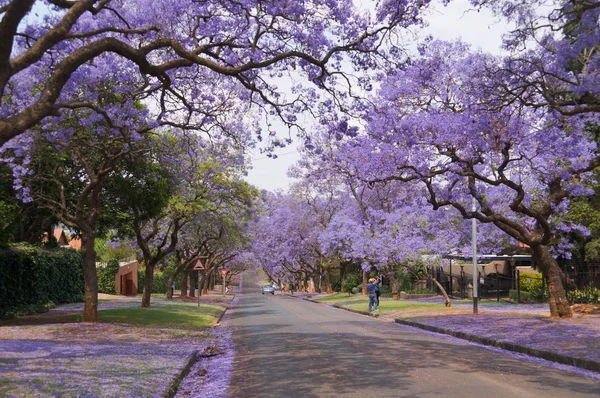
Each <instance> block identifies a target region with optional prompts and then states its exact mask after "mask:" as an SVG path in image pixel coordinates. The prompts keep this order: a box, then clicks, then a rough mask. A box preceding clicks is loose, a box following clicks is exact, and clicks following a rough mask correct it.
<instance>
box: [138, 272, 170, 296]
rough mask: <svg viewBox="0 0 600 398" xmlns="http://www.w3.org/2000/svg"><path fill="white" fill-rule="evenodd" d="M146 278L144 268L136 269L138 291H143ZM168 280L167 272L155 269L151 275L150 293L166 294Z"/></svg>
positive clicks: (140, 292)
mask: <svg viewBox="0 0 600 398" xmlns="http://www.w3.org/2000/svg"><path fill="white" fill-rule="evenodd" d="M145 280H146V269H145V268H143V267H142V268H140V269H138V293H139V294H142V293H143V292H144V281H145ZM168 280H169V273H168V272H163V271H157V272H155V273H154V276H153V277H152V291H151V292H150V293H157V294H166V292H167V290H166V289H167V281H168Z"/></svg>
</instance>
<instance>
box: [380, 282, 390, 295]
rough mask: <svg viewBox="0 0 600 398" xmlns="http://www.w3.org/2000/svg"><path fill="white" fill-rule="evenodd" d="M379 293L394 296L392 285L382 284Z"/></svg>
mask: <svg viewBox="0 0 600 398" xmlns="http://www.w3.org/2000/svg"><path fill="white" fill-rule="evenodd" d="M379 295H380V296H381V297H392V287H391V286H388V285H384V286H380V287H379Z"/></svg>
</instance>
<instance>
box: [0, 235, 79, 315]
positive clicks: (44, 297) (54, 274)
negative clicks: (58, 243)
mask: <svg viewBox="0 0 600 398" xmlns="http://www.w3.org/2000/svg"><path fill="white" fill-rule="evenodd" d="M83 299H84V281H83V263H82V260H81V256H80V255H79V253H77V252H76V251H75V250H72V249H54V250H47V249H40V248H37V247H33V246H29V245H23V244H20V245H18V246H16V245H15V246H11V247H8V248H2V249H0V318H12V317H15V316H17V315H19V314H22V313H27V312H29V313H31V312H40V311H43V309H47V308H48V306H52V304H53V303H54V304H62V303H73V302H79V301H83Z"/></svg>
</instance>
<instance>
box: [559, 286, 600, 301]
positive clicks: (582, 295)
mask: <svg viewBox="0 0 600 398" xmlns="http://www.w3.org/2000/svg"><path fill="white" fill-rule="evenodd" d="M567 300H569V302H571V303H600V289H598V288H597V287H596V286H594V283H593V282H590V284H589V285H588V286H586V287H585V288H583V289H582V290H572V291H567Z"/></svg>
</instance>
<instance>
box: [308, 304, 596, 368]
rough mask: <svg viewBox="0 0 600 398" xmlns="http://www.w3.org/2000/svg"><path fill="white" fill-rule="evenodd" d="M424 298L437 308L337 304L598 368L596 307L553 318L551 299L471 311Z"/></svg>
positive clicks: (477, 340)
mask: <svg viewBox="0 0 600 398" xmlns="http://www.w3.org/2000/svg"><path fill="white" fill-rule="evenodd" d="M302 296H303V297H301V296H300V295H299V296H298V297H300V298H304V299H306V300H309V301H312V302H315V303H319V302H317V301H314V300H312V298H307V297H306V296H307V295H304V294H303V295H302ZM315 296H316V295H312V297H315ZM424 301H425V302H428V303H436V304H437V303H439V304H440V309H439V311H436V310H427V311H420V312H408V311H405V312H403V311H392V312H387V313H383V314H382V315H379V314H369V313H368V312H365V311H359V310H356V309H350V308H346V307H343V306H338V305H334V307H337V308H342V309H345V310H349V311H352V312H357V313H361V314H365V315H370V316H375V317H377V318H380V319H382V320H384V321H390V322H391V321H393V322H396V323H398V324H402V325H406V326H412V327H416V328H420V329H424V330H428V331H431V332H435V333H442V334H447V335H451V336H454V337H457V338H460V339H465V340H469V341H473V342H475V343H479V344H483V345H487V346H492V347H497V348H502V349H505V350H509V351H513V352H518V353H523V354H527V355H530V356H534V357H538V358H542V359H545V360H549V361H553V362H558V363H561V364H565V365H570V366H575V367H578V368H581V369H586V370H590V371H593V372H598V373H600V314H599V313H597V312H600V311H598V310H596V311H595V312H596V313H594V314H583V313H581V312H579V311H575V313H574V317H573V318H571V319H558V320H553V319H551V318H550V310H549V308H548V305H547V304H515V305H510V306H502V307H495V306H486V305H485V304H482V305H480V306H479V311H478V312H479V314H478V315H473V313H472V312H473V308H472V304H471V305H468V304H464V303H460V304H456V303H455V304H453V305H452V309H451V310H450V309H446V308H443V307H444V299H443V297H435V298H432V299H426V300H424ZM382 303H385V301H382ZM320 304H323V303H320ZM491 304H493V303H491ZM329 305H330V304H329ZM382 306H385V304H382ZM576 309H577V310H579V308H576Z"/></svg>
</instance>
